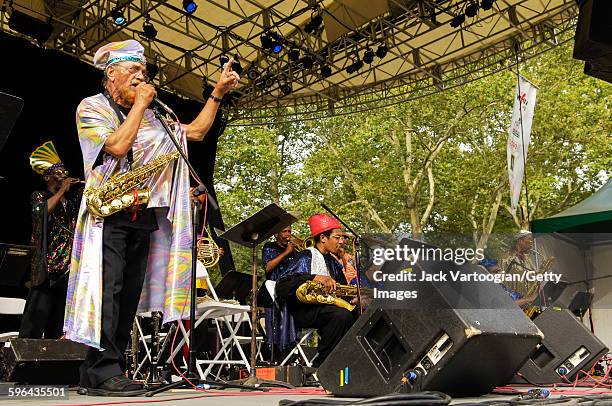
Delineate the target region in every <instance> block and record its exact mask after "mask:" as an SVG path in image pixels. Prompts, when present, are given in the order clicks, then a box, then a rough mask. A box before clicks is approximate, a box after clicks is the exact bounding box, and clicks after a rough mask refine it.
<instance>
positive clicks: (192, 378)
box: [146, 105, 259, 397]
mask: <svg viewBox="0 0 612 406" xmlns="http://www.w3.org/2000/svg"><path fill="white" fill-rule="evenodd" d="M151 110H153V113H154V114H155V117H157V119H158V120H159V121H160V122H161V124H162V126H163V127H164V130H166V133H167V134H168V137H169V138H170V140H171V141H172V143H173V144H174V146H175V147H176V149H177V151H178V152H179V154H180V155H181V158H182V159H183V161H184V162H185V164H186V165H187V167H188V168H189V172H190V173H191V175H192V176H193V177H194V179H195V180H196V182H198V186H197V187H195V188H194V190H193V192H192V199H193V204H192V206H193V212H192V219H191V220H192V228H191V232H192V243H191V287H190V291H191V295H190V308H189V320H190V322H191V324H190V326H189V327H190V328H189V356H188V361H187V371H186V372H185V375H184V378H183V379H181V380H179V381H177V382H172V383H169V384H166V385H162V386H160V387H158V388H156V389H154V390H152V391H149V392H147V393H146V396H149V397H150V396H153V395H156V394H158V393H161V392H165V391H167V390H170V389H173V388H177V387H181V386H187V387H192V385H193V386H197V385H198V384H204V385H210V386H217V387H220V388H237V389H246V388H248V389H259V388H250V387H245V386H243V385H232V384H225V383H218V382H214V381H206V380H203V379H200V378H199V375H198V373H197V372H196V364H195V362H196V351H195V345H194V343H195V341H194V340H195V323H196V261H197V257H198V242H197V235H198V223H199V214H200V208H199V205H198V201H197V199H198V196H200V195H207V198H206V200H207V201H208V203H209V204H210V205H211V208H213V209H215V210H216V209H218V208H219V206H218V205H217V202H216V201H215V200H214V199H213V198H212V196H210V193H209V192H208V190H207V189H206V186H204V184H203V183H202V181H201V180H200V178H199V177H198V175H197V174H196V172H195V169H194V168H193V166H192V165H191V162H189V160H188V159H187V155H185V152H184V151H183V149H182V147H181V145H180V144H179V142H178V141H177V140H176V139H175V138H174V135H173V132H172V129H171V128H170V126H168V123H167V122H166V120H165V119H164V115H163V113H162V111H160V108H159V106H157V105H153V106H151ZM177 334H178V330H177Z"/></svg>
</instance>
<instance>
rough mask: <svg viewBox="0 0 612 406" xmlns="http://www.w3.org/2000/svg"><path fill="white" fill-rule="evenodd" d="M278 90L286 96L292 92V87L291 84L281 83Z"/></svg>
mask: <svg viewBox="0 0 612 406" xmlns="http://www.w3.org/2000/svg"><path fill="white" fill-rule="evenodd" d="M280 90H281V92H283V94H284V95H285V96H287V95H289V94H291V92H293V88H292V87H291V84H289V83H285V84H282V85H281V87H280Z"/></svg>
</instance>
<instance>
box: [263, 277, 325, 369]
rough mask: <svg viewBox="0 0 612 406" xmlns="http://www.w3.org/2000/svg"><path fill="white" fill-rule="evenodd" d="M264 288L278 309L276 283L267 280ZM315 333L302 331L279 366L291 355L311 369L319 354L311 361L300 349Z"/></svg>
mask: <svg viewBox="0 0 612 406" xmlns="http://www.w3.org/2000/svg"><path fill="white" fill-rule="evenodd" d="M265 287H266V290H267V291H268V293H269V294H270V297H271V298H272V302H273V303H274V306H276V307H278V304H277V303H276V282H275V281H270V280H267V281H266V282H265ZM315 331H316V329H314V328H311V329H303V330H302V332H303V335H302V338H300V341H298V343H297V344H296V346H295V347H293V349H291V351H290V352H289V354H287V356H286V357H285V359H284V360H283V361H282V362H281V363H280V365H281V366H282V365H285V364H286V363H287V362H289V360H290V359H291V357H292V356H293V355H297V356H298V358H299V359H301V360H302V361H303V362H304V364H305V365H306V366H307V367H312V361H314V360H315V359H316V358H317V356H318V355H319V354H315V356H314V357H312V359H309V358H308V356H307V355H306V353H305V352H304V349H303V348H302V344H304V343H305V342H306V340H308V339H309V338H310V337H311V336H312V334H313V333H314V332H315Z"/></svg>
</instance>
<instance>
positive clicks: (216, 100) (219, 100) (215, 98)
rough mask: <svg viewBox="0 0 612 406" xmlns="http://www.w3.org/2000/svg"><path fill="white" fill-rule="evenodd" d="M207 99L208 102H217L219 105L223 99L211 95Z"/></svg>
mask: <svg viewBox="0 0 612 406" xmlns="http://www.w3.org/2000/svg"><path fill="white" fill-rule="evenodd" d="M208 98H209V99H210V100H212V101H215V102H217V103H221V100H223V98H222V97H217V96H215V95H212V94H211V95H210V96H208Z"/></svg>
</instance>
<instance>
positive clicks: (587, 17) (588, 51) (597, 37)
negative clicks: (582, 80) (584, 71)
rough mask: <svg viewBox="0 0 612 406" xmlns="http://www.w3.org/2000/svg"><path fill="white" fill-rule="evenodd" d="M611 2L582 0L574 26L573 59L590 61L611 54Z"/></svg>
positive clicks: (607, 0) (605, 0)
mask: <svg viewBox="0 0 612 406" xmlns="http://www.w3.org/2000/svg"><path fill="white" fill-rule="evenodd" d="M611 16H612V1H610V0H582V1H581V2H580V14H579V15H578V23H577V24H576V35H575V38H574V39H575V42H574V58H575V59H581V60H583V61H592V60H593V59H596V58H600V57H602V56H604V55H605V54H609V53H610V52H612V18H611Z"/></svg>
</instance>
